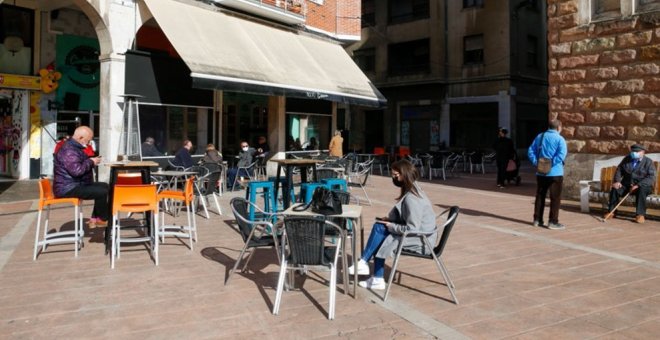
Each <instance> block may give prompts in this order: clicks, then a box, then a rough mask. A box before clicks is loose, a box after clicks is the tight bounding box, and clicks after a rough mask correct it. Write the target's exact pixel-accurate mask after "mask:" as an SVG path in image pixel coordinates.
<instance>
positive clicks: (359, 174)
mask: <svg viewBox="0 0 660 340" xmlns="http://www.w3.org/2000/svg"><path fill="white" fill-rule="evenodd" d="M373 161H374V160H373V159H371V160H368V161H366V162H364V163H358V165H357V171H356V172H353V173H349V174H348V178H347V181H348V187H349V189H350V188H352V187H359V188H360V189H362V192H363V193H364V197H365V198H366V199H367V202H368V204H369V205H371V199H370V198H369V195H368V194H367V190H366V189H365V188H364V187H365V186H366V185H367V180H368V179H369V174H370V173H371V166H372V164H373Z"/></svg>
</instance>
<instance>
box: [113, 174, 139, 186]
mask: <svg viewBox="0 0 660 340" xmlns="http://www.w3.org/2000/svg"><path fill="white" fill-rule="evenodd" d="M115 184H119V185H140V184H144V183H142V173H141V172H122V173H118V174H117V181H116V182H115Z"/></svg>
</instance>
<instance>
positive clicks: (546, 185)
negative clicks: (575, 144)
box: [527, 119, 568, 230]
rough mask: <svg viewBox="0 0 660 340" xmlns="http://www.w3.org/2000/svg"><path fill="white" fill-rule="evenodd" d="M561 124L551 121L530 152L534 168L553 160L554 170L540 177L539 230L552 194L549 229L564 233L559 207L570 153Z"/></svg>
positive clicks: (536, 219) (536, 209) (536, 208)
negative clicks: (562, 134) (547, 200)
mask: <svg viewBox="0 0 660 340" xmlns="http://www.w3.org/2000/svg"><path fill="white" fill-rule="evenodd" d="M560 132H561V122H560V121H559V120H556V119H555V120H551V121H550V122H549V124H548V130H547V131H545V132H543V133H540V134H539V135H538V136H536V138H534V142H533V143H532V145H530V146H529V149H528V150H527V158H529V160H530V162H532V164H534V166H535V167H536V166H538V162H539V159H540V158H546V159H549V160H550V162H551V168H550V171H549V172H548V173H545V174H543V173H539V172H537V173H536V201H535V202H534V222H533V225H534V226H535V227H538V226H543V210H544V209H545V196H546V195H547V193H548V190H549V191H550V216H549V219H548V226H547V228H548V229H553V230H557V229H564V225H563V224H561V223H559V205H560V204H561V189H562V183H563V182H564V160H565V159H566V154H567V153H568V151H567V148H566V140H564V137H562V136H561V134H560Z"/></svg>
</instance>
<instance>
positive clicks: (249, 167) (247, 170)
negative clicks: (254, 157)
mask: <svg viewBox="0 0 660 340" xmlns="http://www.w3.org/2000/svg"><path fill="white" fill-rule="evenodd" d="M257 162H258V161H254V162H252V163H250V164H249V165H247V166H239V167H238V168H237V170H236V176H234V181H233V182H232V184H231V191H234V189H235V188H236V183H237V182H238V181H239V178H240V176H242V174H241V173H242V172H241V170H243V171H244V172H245V174H247V177H248V178H249V179H250V180H252V173H253V170H254V167H255V166H256V165H257ZM239 185H240V183H239Z"/></svg>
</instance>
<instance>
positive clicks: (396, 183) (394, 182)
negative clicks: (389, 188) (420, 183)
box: [392, 177, 403, 188]
mask: <svg viewBox="0 0 660 340" xmlns="http://www.w3.org/2000/svg"><path fill="white" fill-rule="evenodd" d="M392 183H393V184H394V185H395V186H397V187H399V188H400V187H402V186H403V181H399V180H398V179H397V178H396V177H392Z"/></svg>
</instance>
